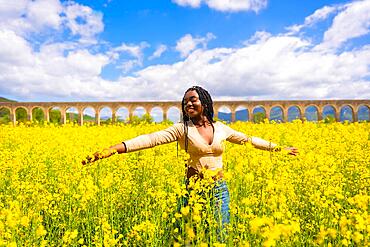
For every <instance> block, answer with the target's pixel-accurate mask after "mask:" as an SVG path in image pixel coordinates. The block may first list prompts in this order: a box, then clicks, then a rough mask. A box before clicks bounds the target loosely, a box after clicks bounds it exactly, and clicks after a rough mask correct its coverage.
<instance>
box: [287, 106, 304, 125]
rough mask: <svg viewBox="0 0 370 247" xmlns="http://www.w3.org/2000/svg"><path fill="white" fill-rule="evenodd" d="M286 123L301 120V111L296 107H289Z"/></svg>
mask: <svg viewBox="0 0 370 247" xmlns="http://www.w3.org/2000/svg"><path fill="white" fill-rule="evenodd" d="M287 118H288V122H291V121H293V120H295V119H302V112H301V109H300V108H299V107H298V106H296V105H293V106H290V107H289V108H288V116H287Z"/></svg>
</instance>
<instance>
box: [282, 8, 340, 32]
mask: <svg viewBox="0 0 370 247" xmlns="http://www.w3.org/2000/svg"><path fill="white" fill-rule="evenodd" d="M338 9H340V6H339V5H338V6H324V7H322V8H321V9H318V10H316V11H315V12H314V13H313V14H312V15H310V16H307V17H306V18H305V20H304V24H302V25H293V26H290V27H287V28H286V29H287V30H288V31H290V32H292V33H298V32H299V31H300V30H301V29H302V28H306V27H309V26H312V25H314V24H316V23H317V22H319V21H323V20H326V19H327V18H328V17H329V15H330V14H332V13H334V12H335V11H337V10H338Z"/></svg>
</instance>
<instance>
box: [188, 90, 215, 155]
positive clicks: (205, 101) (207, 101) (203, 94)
mask: <svg viewBox="0 0 370 247" xmlns="http://www.w3.org/2000/svg"><path fill="white" fill-rule="evenodd" d="M189 91H196V92H197V93H198V95H199V100H200V102H201V103H202V106H203V107H204V114H205V115H206V117H207V120H208V121H209V122H210V123H211V126H212V128H213V132H214V130H215V128H214V126H213V123H214V122H215V121H214V120H213V115H214V112H213V101H212V98H211V95H210V94H209V93H208V91H207V90H205V89H204V88H202V87H200V86H193V87H191V88H189V89H188V90H186V91H185V94H186V93H187V92H189ZM185 94H184V97H183V99H182V101H181V109H182V120H183V122H184V128H185V151H186V152H187V151H188V143H189V141H188V123H187V121H189V120H190V119H189V117H188V116H187V115H186V112H185V102H184V98H185Z"/></svg>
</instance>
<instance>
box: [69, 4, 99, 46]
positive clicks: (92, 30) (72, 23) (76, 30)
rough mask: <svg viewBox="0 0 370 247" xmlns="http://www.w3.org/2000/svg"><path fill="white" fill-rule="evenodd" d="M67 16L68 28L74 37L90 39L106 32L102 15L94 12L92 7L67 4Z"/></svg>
mask: <svg viewBox="0 0 370 247" xmlns="http://www.w3.org/2000/svg"><path fill="white" fill-rule="evenodd" d="M65 14H66V22H67V23H66V26H67V27H68V28H69V29H70V30H71V32H72V34H74V35H81V36H82V38H84V39H89V38H92V37H94V36H95V35H96V34H98V33H100V32H102V31H103V30H104V24H103V21H102V18H103V16H102V14H101V13H99V12H94V11H93V10H92V9H91V8H90V7H87V6H83V5H80V4H76V3H73V2H71V3H67V5H66V7H65Z"/></svg>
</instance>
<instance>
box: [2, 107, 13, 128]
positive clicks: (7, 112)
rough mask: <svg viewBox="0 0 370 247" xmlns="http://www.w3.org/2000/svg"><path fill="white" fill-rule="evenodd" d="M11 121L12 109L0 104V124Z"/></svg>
mask: <svg viewBox="0 0 370 247" xmlns="http://www.w3.org/2000/svg"><path fill="white" fill-rule="evenodd" d="M11 121H12V109H11V108H10V107H7V106H0V124H8V123H9V122H11Z"/></svg>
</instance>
